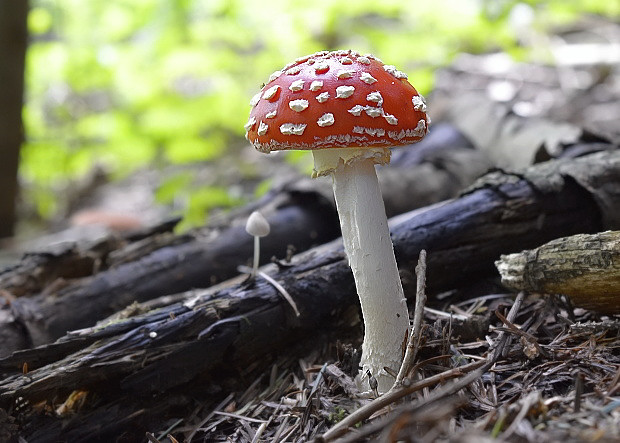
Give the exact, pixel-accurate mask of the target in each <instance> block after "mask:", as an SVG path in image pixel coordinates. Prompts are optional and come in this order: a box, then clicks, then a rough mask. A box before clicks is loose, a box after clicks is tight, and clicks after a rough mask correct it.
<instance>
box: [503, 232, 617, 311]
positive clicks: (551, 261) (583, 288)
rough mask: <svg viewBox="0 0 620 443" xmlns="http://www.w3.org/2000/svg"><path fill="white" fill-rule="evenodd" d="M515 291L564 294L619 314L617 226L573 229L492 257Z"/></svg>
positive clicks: (578, 302)
mask: <svg viewBox="0 0 620 443" xmlns="http://www.w3.org/2000/svg"><path fill="white" fill-rule="evenodd" d="M495 266H496V267H497V270H498V271H499V273H500V275H501V277H502V284H503V285H504V286H506V287H508V288H511V289H514V290H517V291H529V292H542V293H546V294H564V295H566V296H568V297H569V298H570V300H571V302H572V303H573V304H574V305H575V306H578V307H580V308H585V309H591V310H593V311H597V312H600V313H602V314H620V231H606V232H600V233H597V234H578V235H573V236H571V237H563V238H559V239H556V240H553V241H550V242H549V243H546V244H544V245H542V246H540V247H538V248H536V249H532V250H528V251H523V252H520V253H516V254H509V255H502V256H501V258H500V259H499V260H498V261H496V262H495Z"/></svg>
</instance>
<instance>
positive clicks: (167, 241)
mask: <svg viewBox="0 0 620 443" xmlns="http://www.w3.org/2000/svg"><path fill="white" fill-rule="evenodd" d="M488 167H489V163H488V162H487V161H485V159H484V157H483V156H481V155H480V153H479V152H477V151H476V150H474V149H473V147H472V146H471V145H470V144H469V143H468V142H467V140H466V139H464V138H463V136H462V135H461V134H460V133H459V132H458V131H456V130H455V129H454V127H452V126H450V125H446V124H443V125H442V124H439V125H437V127H436V128H435V129H434V131H433V133H432V135H429V137H427V139H425V141H424V142H422V143H419V146H416V147H415V149H401V150H399V151H397V152H395V154H394V160H393V164H392V165H391V166H390V167H389V168H382V170H381V171H380V177H381V179H382V186H383V189H384V191H385V195H386V199H385V200H386V210H387V211H388V214H390V215H395V214H399V213H402V212H406V211H409V210H411V209H414V208H417V207H420V206H423V205H427V204H429V203H434V202H437V201H439V200H443V199H446V198H449V197H453V196H455V195H456V194H457V193H458V191H459V190H461V189H462V188H463V187H464V186H466V185H468V184H470V183H471V182H472V181H473V180H474V179H475V178H477V177H478V176H479V175H481V174H482V173H483V172H484V171H485V170H486V169H487V168H488ZM408 189H418V191H417V193H416V192H408V191H407V190H408ZM253 210H260V211H261V212H262V213H263V214H264V215H265V216H266V217H267V219H268V221H269V222H270V224H271V225H272V229H271V231H272V234H271V235H269V236H267V237H265V238H264V239H263V240H262V241H261V262H262V263H265V262H268V261H269V260H270V259H271V258H272V257H274V256H275V257H279V258H283V257H284V256H285V255H286V254H287V250H288V249H289V248H291V247H292V248H293V249H294V250H296V251H298V252H300V251H304V250H307V249H308V248H310V247H312V246H315V245H318V244H323V243H326V242H328V241H330V240H332V239H334V238H336V237H337V236H338V235H339V232H340V227H339V222H338V218H337V214H336V212H335V208H334V206H333V202H332V191H331V187H330V184H329V183H328V182H327V181H326V180H311V179H309V178H304V179H301V180H299V181H296V182H294V183H287V184H285V185H283V186H281V187H278V188H276V189H274V190H272V191H271V192H269V193H268V194H267V195H266V196H264V197H263V198H262V199H260V200H259V201H257V202H255V203H253V204H251V205H248V206H246V207H244V208H241V209H240V210H237V211H234V212H233V213H232V214H230V215H229V216H226V217H224V218H223V219H220V220H215V222H214V223H213V224H212V225H210V226H209V227H207V228H205V229H200V230H197V231H194V232H192V233H189V234H187V235H182V236H177V235H173V234H171V233H170V232H168V231H169V230H170V228H171V226H168V229H164V230H161V229H160V230H155V232H154V235H145V234H141V235H138V234H135V233H134V234H132V236H129V237H128V238H124V239H119V238H105V239H101V240H99V241H97V242H94V244H87V245H86V246H83V245H82V246H81V245H74V244H69V245H60V246H55V247H53V248H51V249H48V250H45V251H42V252H40V253H32V254H27V255H26V256H25V257H24V260H23V262H22V263H21V264H20V265H18V266H16V267H14V268H12V269H7V270H5V271H4V272H3V273H0V288H1V289H3V290H4V291H6V292H5V293H6V294H10V295H11V298H12V302H11V309H10V311H7V310H3V311H0V343H1V344H2V347H1V348H0V356H3V355H8V354H10V353H11V352H12V351H14V350H17V349H22V348H25V347H32V346H38V345H42V344H45V343H49V342H51V341H53V340H55V339H57V338H58V337H61V336H62V335H64V334H65V333H66V332H67V331H70V330H73V329H79V328H84V327H87V326H91V325H93V324H95V323H96V322H97V321H99V320H101V319H104V318H106V317H108V316H110V315H112V314H114V313H115V312H117V311H118V310H120V309H123V308H124V307H125V306H127V305H130V304H131V303H133V302H144V301H146V300H150V299H153V298H155V297H158V296H162V295H166V294H172V293H176V292H182V291H187V290H190V289H193V288H204V287H208V286H211V285H212V284H215V283H217V282H220V281H223V280H226V279H228V278H231V277H233V276H234V275H236V274H237V267H238V266H239V265H240V264H246V263H248V260H249V259H251V257H252V248H253V242H252V238H251V237H250V236H249V235H248V234H247V233H246V232H245V228H244V224H245V220H246V218H247V217H248V215H249V214H250V212H251V211H253Z"/></svg>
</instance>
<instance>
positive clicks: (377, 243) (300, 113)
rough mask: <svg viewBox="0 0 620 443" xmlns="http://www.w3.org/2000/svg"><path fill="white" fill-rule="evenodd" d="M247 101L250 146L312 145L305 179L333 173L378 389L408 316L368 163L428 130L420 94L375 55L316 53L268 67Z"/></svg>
mask: <svg viewBox="0 0 620 443" xmlns="http://www.w3.org/2000/svg"><path fill="white" fill-rule="evenodd" d="M250 104H251V105H252V110H251V112H250V119H249V120H248V123H247V124H246V126H245V129H246V131H247V134H246V137H247V139H248V140H249V141H250V142H251V143H252V144H253V145H254V147H255V148H256V149H258V150H259V151H261V152H265V153H269V152H271V151H280V150H289V149H303V150H312V153H313V155H314V172H313V177H317V176H322V175H332V177H333V188H334V196H335V199H336V206H337V209H338V214H339V217H340V225H341V228H342V238H343V241H344V246H345V251H346V253H347V257H348V259H349V264H350V266H351V269H352V271H353V276H354V278H355V285H356V287H357V292H358V296H359V299H360V303H361V307H362V314H363V317H364V326H365V334H364V343H363V345H362V361H361V364H362V366H363V368H362V370H361V372H360V374H361V375H365V374H367V372H368V371H369V372H370V373H371V374H372V375H373V376H374V377H375V378H376V379H377V381H378V390H379V392H386V391H387V390H389V389H390V388H391V387H392V385H393V383H394V379H393V377H392V376H390V375H389V374H388V372H387V371H385V369H384V368H385V367H388V368H391V369H392V370H393V371H398V368H399V366H400V364H401V361H402V354H403V343H404V342H405V338H406V337H407V333H408V329H409V316H408V311H407V302H406V300H405V297H404V294H403V288H402V285H401V282H400V278H399V274H398V268H397V266H396V259H395V258H394V249H393V246H392V241H391V239H390V232H389V230H388V226H387V218H386V215H385V208H384V205H383V200H382V197H381V191H380V188H379V183H378V181H377V175H376V172H375V165H376V164H382V165H383V164H387V163H389V161H390V150H389V147H390V146H396V145H405V144H410V143H414V142H417V141H419V140H420V139H421V138H422V137H424V135H425V134H426V133H427V132H428V124H429V118H428V116H427V115H426V104H425V102H424V98H423V97H422V96H421V95H420V94H418V92H417V91H416V90H415V88H414V87H413V86H412V85H411V84H410V83H409V82H408V81H407V75H406V74H404V73H403V72H401V71H399V70H397V69H396V68H395V67H394V66H391V65H384V64H383V63H382V62H381V61H380V60H379V59H377V58H376V57H373V56H371V55H360V54H358V53H356V52H354V51H334V52H327V51H323V52H318V53H316V54H312V55H309V56H306V57H301V58H298V59H297V60H295V61H294V62H293V63H290V64H289V65H287V66H285V67H284V68H283V69H282V70H280V71H276V72H274V73H273V74H271V76H270V77H269V81H268V82H267V84H266V85H265V86H264V87H263V88H262V90H261V91H260V92H259V93H258V94H256V95H255V96H254V97H253V98H252V100H251V102H250ZM360 378H361V377H360ZM365 386H366V387H367V386H368V385H367V384H366V385H365Z"/></svg>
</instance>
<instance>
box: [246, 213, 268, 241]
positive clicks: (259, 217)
mask: <svg viewBox="0 0 620 443" xmlns="http://www.w3.org/2000/svg"><path fill="white" fill-rule="evenodd" d="M245 230H246V231H247V233H248V234H250V235H253V236H255V237H265V236H266V235H269V232H270V231H271V227H270V226H269V222H268V221H267V220H265V217H263V214H261V213H260V212H258V211H254V212H252V214H250V216H249V217H248V221H247V222H246V223H245Z"/></svg>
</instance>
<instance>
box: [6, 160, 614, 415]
mask: <svg viewBox="0 0 620 443" xmlns="http://www.w3.org/2000/svg"><path fill="white" fill-rule="evenodd" d="M619 190H620V152H619V151H614V152H606V153H599V154H594V155H590V156H587V157H583V158H580V159H576V160H570V161H569V160H562V161H554V162H550V163H548V164H543V165H539V166H535V167H532V168H530V169H528V170H526V171H525V172H523V173H522V174H518V175H515V174H506V173H502V172H499V171H498V172H495V173H492V174H490V175H488V176H487V177H485V178H484V179H483V180H481V181H480V182H478V183H477V184H476V186H474V187H473V188H472V189H470V190H469V191H468V192H467V193H465V194H464V195H462V196H461V197H460V198H458V199H455V200H453V201H449V202H445V203H443V204H440V205H436V206H434V207H431V208H427V209H425V210H422V211H417V212H414V213H411V214H408V215H406V216H402V217H399V219H398V220H393V221H394V223H393V225H392V232H393V240H394V245H395V251H396V254H397V260H398V262H399V265H400V266H401V268H402V269H412V268H413V267H414V266H415V262H416V260H417V257H418V254H419V251H420V250H421V249H426V250H427V251H428V258H429V259H428V272H427V278H428V289H429V292H430V293H433V292H436V291H440V290H446V289H449V288H453V287H455V286H459V285H463V284H465V283H467V282H472V281H473V280H475V279H478V278H480V277H482V276H487V275H492V274H493V273H494V266H493V263H494V260H495V259H497V257H499V256H500V254H504V253H509V252H513V251H518V250H521V249H523V248H524V247H525V248H528V247H534V246H537V245H539V244H541V243H544V242H546V241H549V240H551V239H553V238H556V237H558V236H567V235H572V234H575V233H581V232H597V231H600V230H602V229H605V228H614V227H617V226H619V225H620V213H619V211H620V192H619ZM263 272H265V273H267V274H269V275H270V276H271V277H273V278H274V279H276V280H277V281H278V282H279V283H280V284H281V285H282V286H284V287H285V288H286V290H287V291H288V293H289V294H290V296H291V297H292V298H293V300H294V301H295V303H296V305H297V307H298V309H299V311H300V312H301V316H300V317H297V316H296V315H295V314H294V312H293V310H292V309H291V307H290V306H289V305H288V304H287V303H286V302H285V301H284V300H283V298H282V296H281V295H280V294H279V293H278V291H277V290H276V289H274V287H273V286H271V285H270V284H268V283H267V282H265V281H264V280H261V279H258V280H256V281H253V282H250V283H245V284H244V283H241V282H240V281H239V279H237V280H236V281H230V282H226V283H225V284H221V285H218V286H215V287H212V288H209V289H205V290H200V291H190V292H189V293H184V294H178V295H176V296H169V297H162V298H160V299H157V300H153V301H151V302H149V303H148V304H146V305H143V306H137V307H135V308H134V309H133V311H132V312H131V313H129V312H126V313H125V316H123V315H119V316H118V317H116V318H113V319H110V320H109V321H108V322H105V323H101V324H99V325H98V326H97V327H93V328H88V329H85V330H82V331H75V332H72V333H70V334H68V335H66V336H64V337H62V338H61V339H60V340H59V341H57V342H56V343H54V344H51V345H46V346H42V347H40V348H37V349H32V350H26V351H19V352H16V353H14V354H13V355H12V356H10V357H7V358H4V359H2V360H0V370H1V371H3V372H4V373H7V374H12V375H9V376H7V377H6V378H5V379H4V380H3V381H2V382H1V383H0V404H2V405H3V406H5V407H6V406H8V405H10V404H11V402H12V401H13V400H14V399H15V398H17V397H22V398H25V399H28V400H30V401H41V400H49V399H51V398H52V397H53V396H61V397H62V396H63V395H67V394H68V393H69V392H71V391H72V390H75V389H81V390H93V391H97V392H99V395H102V396H107V395H109V396H110V398H116V399H118V398H119V397H122V396H123V395H130V394H131V395H135V394H140V395H151V394H154V393H157V392H169V391H170V390H171V389H174V388H179V387H183V386H184V387H186V388H187V387H188V386H192V389H195V388H196V387H197V386H205V385H210V384H212V383H213V382H214V381H213V380H214V378H213V377H214V376H215V375H214V374H216V373H222V371H224V373H230V372H231V371H236V370H239V368H242V367H244V365H245V366H247V365H250V364H256V363H257V362H261V361H263V362H264V361H265V360H268V359H266V356H269V355H271V354H273V353H278V352H280V351H281V350H282V349H284V348H285V347H286V346H290V345H291V344H292V343H295V342H298V341H300V340H304V339H305V338H306V339H307V338H308V337H315V336H316V334H317V331H329V330H333V329H334V328H336V327H338V326H346V327H350V325H349V324H348V321H347V320H345V319H347V318H350V315H349V316H347V315H346V313H347V312H349V311H350V310H351V309H352V308H354V309H355V308H356V307H357V298H356V295H355V289H354V284H353V279H352V276H351V273H350V271H349V268H348V266H347V261H346V258H345V256H344V252H343V249H342V245H341V243H340V241H338V240H337V241H334V242H331V243H329V244H326V245H323V246H321V247H318V248H315V249H311V250H309V251H307V252H305V253H302V254H298V255H296V256H294V257H293V258H292V260H291V261H290V263H285V264H282V263H281V264H279V265H278V264H272V265H268V266H266V267H264V268H263ZM408 295H411V294H408ZM259 364H260V363H259ZM25 367H27V368H28V372H27V373H26V374H23V373H22V372H23V371H24V368H25ZM188 384H189V385H188ZM145 398H150V397H145Z"/></svg>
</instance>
